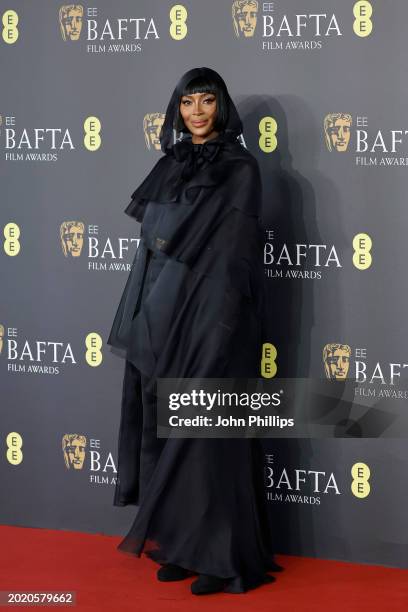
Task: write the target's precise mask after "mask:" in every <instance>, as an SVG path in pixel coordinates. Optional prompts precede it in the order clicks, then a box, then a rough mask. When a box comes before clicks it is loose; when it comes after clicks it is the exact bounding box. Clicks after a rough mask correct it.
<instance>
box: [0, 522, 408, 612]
mask: <svg viewBox="0 0 408 612" xmlns="http://www.w3.org/2000/svg"><path fill="white" fill-rule="evenodd" d="M0 536H1V553H0V555H1V564H0V571H1V574H0V590H1V591H5V590H19V591H20V590H30V591H33V590H35V591H44V590H58V591H63V590H68V591H76V593H77V595H76V597H77V605H76V606H75V607H74V606H71V607H70V608H71V609H73V610H100V611H104V610H109V611H113V612H117V611H121V610H133V611H134V612H139V611H141V612H143V611H144V610H146V612H152V611H153V612H156V611H161V610H163V611H166V612H167V611H168V610H175V611H177V612H180V611H181V612H183V611H186V612H187V611H188V612H194V611H196V610H203V611H204V612H206V611H207V610H209V611H211V612H216V611H218V610H223V612H225V611H228V610H234V612H240V611H241V610H245V611H249V612H258V611H260V612H263V611H265V612H273V611H277V612H278V611H279V612H281V611H286V610H287V611H291V612H294V611H295V610H296V611H297V610H298V611H300V612H309V611H313V612H316V611H319V610H322V611H323V610H324V611H325V612H326V611H328V612H337V611H340V610H341V611H342V612H344V611H345V612H357V611H358V612H365V611H370V612H377V611H381V612H382V611H387V612H393V611H394V610H398V611H399V610H401V611H402V610H404V611H407V610H408V586H407V582H408V580H407V579H408V572H407V570H401V569H392V568H386V567H380V566H372V565H358V564H355V563H345V562H342V561H323V560H319V559H311V558H303V557H293V556H284V555H277V557H276V560H277V562H278V563H279V564H281V565H283V566H284V567H285V570H284V571H283V572H281V573H279V574H278V573H277V574H275V576H276V581H275V582H273V583H271V584H267V585H264V586H262V587H260V588H258V589H255V590H253V591H249V592H247V593H244V594H227V593H222V594H214V595H207V596H202V597H199V596H195V595H192V594H191V593H190V583H191V582H192V580H193V578H190V579H188V580H184V581H182V582H177V583H170V584H169V583H162V582H158V581H157V579H156V577H155V573H156V569H157V568H158V567H159V566H158V565H156V564H155V563H154V562H153V561H150V560H149V559H147V558H145V557H144V556H142V557H141V558H140V559H138V558H136V557H132V556H129V555H127V554H125V553H122V552H119V551H118V550H116V545H117V543H118V542H119V541H120V539H121V538H119V537H111V536H101V535H90V534H83V533H76V532H69V531H52V530H48V529H29V528H19V527H6V526H0ZM39 607H40V606H39ZM39 607H37V608H36V607H35V606H32V607H27V606H24V607H22V606H19V607H18V609H20V610H23V609H27V610H28V609H29V610H31V611H32V610H35V609H38V608H39ZM58 607H60V608H61V609H69V608H68V607H65V606H58ZM4 609H5V608H4ZM52 609H56V607H54V606H52Z"/></svg>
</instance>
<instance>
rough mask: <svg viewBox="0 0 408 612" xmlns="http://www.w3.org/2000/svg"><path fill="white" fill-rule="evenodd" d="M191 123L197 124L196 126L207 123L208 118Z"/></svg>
mask: <svg viewBox="0 0 408 612" xmlns="http://www.w3.org/2000/svg"><path fill="white" fill-rule="evenodd" d="M191 123H192V125H195V126H196V127H200V126H201V125H205V124H206V123H207V120H206V121H192V122H191Z"/></svg>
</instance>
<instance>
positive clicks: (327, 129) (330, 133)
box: [324, 113, 352, 153]
mask: <svg viewBox="0 0 408 612" xmlns="http://www.w3.org/2000/svg"><path fill="white" fill-rule="evenodd" d="M351 125H352V118H351V115H349V114H348V113H329V114H328V115H326V117H325V118H324V137H325V140H326V146H327V148H328V149H329V151H338V152H339V153H343V152H344V151H347V147H348V144H349V142H350V134H351V131H350V129H351Z"/></svg>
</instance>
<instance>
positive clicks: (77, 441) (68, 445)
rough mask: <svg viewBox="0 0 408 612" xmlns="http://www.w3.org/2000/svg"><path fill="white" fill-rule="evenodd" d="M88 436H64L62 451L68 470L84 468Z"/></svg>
mask: <svg viewBox="0 0 408 612" xmlns="http://www.w3.org/2000/svg"><path fill="white" fill-rule="evenodd" d="M85 449H86V438H85V436H81V435H79V434H65V435H64V436H63V437H62V452H63V454H64V461H65V467H66V468H67V470H70V469H71V468H74V470H82V468H83V467H84V460H85Z"/></svg>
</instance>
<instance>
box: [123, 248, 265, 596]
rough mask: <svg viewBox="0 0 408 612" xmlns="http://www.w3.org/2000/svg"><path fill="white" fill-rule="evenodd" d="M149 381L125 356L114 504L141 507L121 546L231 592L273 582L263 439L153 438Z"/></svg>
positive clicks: (155, 267) (148, 281)
mask: <svg viewBox="0 0 408 612" xmlns="http://www.w3.org/2000/svg"><path fill="white" fill-rule="evenodd" d="M159 271H160V258H158V259H156V258H152V259H150V262H149V265H148V270H147V274H146V276H145V280H144V287H143V292H142V297H141V299H143V298H144V296H146V295H147V293H148V291H149V288H150V287H151V286H152V285H153V283H154V280H155V278H156V276H157V274H158V273H159ZM136 340H137V339H136ZM146 387H147V378H146V377H145V376H144V374H143V373H142V372H140V371H139V369H138V368H136V367H135V365H134V364H133V363H132V362H131V361H129V360H126V363H125V373H124V379H123V394H122V412H121V423H120V432H119V445H118V450H119V452H118V479H117V484H116V489H115V497H114V504H115V505H117V506H124V505H128V504H134V505H137V506H139V508H138V512H137V515H136V518H135V520H134V522H133V524H132V526H131V528H130V530H129V533H128V534H127V535H126V537H125V538H124V539H123V540H122V541H121V542H120V544H119V545H118V549H119V550H120V551H122V552H126V553H131V554H133V555H136V556H138V557H140V556H141V554H142V552H144V553H145V554H146V555H147V556H148V557H149V558H151V559H153V560H154V561H156V562H158V563H160V564H165V563H173V564H176V565H179V566H181V567H184V568H186V569H190V570H192V571H194V572H197V573H200V574H210V575H215V576H219V577H222V578H224V579H225V580H226V586H225V589H224V590H225V591H226V592H230V593H242V592H245V591H246V590H249V589H251V588H254V587H256V586H259V585H261V584H263V583H266V582H272V581H273V580H274V578H273V576H270V575H269V574H268V573H267V572H268V571H271V570H273V569H274V568H275V563H274V560H273V541H272V529H271V524H270V517H269V515H268V509H267V502H266V498H265V489H264V477H263V450H262V445H261V442H260V440H258V439H239V438H233V439H227V438H217V439H214V438H190V439H188V438H168V439H164V438H157V432H156V402H157V399H156V396H155V395H154V394H152V393H149V392H148V391H147V390H146Z"/></svg>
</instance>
